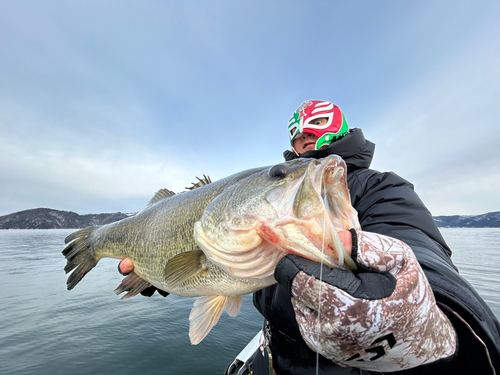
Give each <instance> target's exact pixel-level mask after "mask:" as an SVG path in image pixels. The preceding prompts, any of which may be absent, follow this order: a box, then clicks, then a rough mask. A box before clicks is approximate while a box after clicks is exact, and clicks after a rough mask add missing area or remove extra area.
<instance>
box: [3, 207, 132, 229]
mask: <svg viewBox="0 0 500 375" xmlns="http://www.w3.org/2000/svg"><path fill="white" fill-rule="evenodd" d="M128 216H131V214H123V213H121V212H118V213H112V214H88V215H79V214H77V213H75V212H71V211H59V210H53V209H50V208H35V209H32V210H26V211H19V212H15V213H13V214H9V215H5V216H0V229H66V228H67V229H71V228H85V227H88V226H92V225H102V224H108V223H112V222H115V221H118V220H121V219H124V218H126V217H128Z"/></svg>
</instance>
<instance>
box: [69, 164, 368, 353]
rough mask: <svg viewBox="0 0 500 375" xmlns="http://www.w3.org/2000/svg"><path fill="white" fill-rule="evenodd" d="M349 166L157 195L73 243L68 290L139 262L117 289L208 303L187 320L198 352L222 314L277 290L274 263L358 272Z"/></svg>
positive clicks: (294, 168)
mask: <svg viewBox="0 0 500 375" xmlns="http://www.w3.org/2000/svg"><path fill="white" fill-rule="evenodd" d="M346 172H347V168H346V165H345V162H344V161H343V160H342V158H340V157H339V156H337V155H331V156H329V157H327V158H324V159H319V160H316V159H296V160H293V161H288V162H285V163H281V164H277V165H272V166H265V167H258V168H253V169H249V170H245V171H242V172H239V173H236V174H233V175H231V176H229V177H226V178H223V179H221V180H218V181H215V182H211V180H210V179H209V178H208V177H207V176H204V179H198V180H199V181H198V182H197V183H196V184H193V188H192V189H189V190H188V191H185V192H182V193H179V194H175V193H174V192H172V191H170V190H168V189H160V190H159V191H158V192H157V193H156V194H155V195H154V197H153V198H152V199H151V200H150V201H149V202H148V204H147V205H146V206H145V207H144V208H143V209H142V210H141V211H139V212H138V213H137V214H135V215H134V216H130V217H128V218H125V219H123V220H120V221H117V222H114V223H110V224H106V225H101V226H93V227H88V228H84V229H81V230H78V231H76V232H74V233H72V234H70V235H69V236H67V237H66V239H65V243H66V247H65V248H64V250H63V251H62V254H63V255H64V256H65V257H66V260H67V263H66V266H65V267H64V270H65V272H66V273H67V274H68V273H70V275H69V276H68V279H67V289H68V290H71V289H73V288H74V287H75V286H76V285H77V284H78V283H79V282H80V281H81V280H82V279H83V277H84V276H85V275H86V274H87V273H88V272H89V271H90V270H92V269H93V268H94V267H95V266H96V265H97V263H98V262H99V260H100V259H102V258H106V257H109V258H117V259H123V258H125V257H129V258H131V259H132V260H133V262H134V271H133V272H132V273H130V274H129V275H128V276H126V278H125V279H123V281H122V282H121V284H120V285H119V286H118V287H117V288H116V289H115V293H116V294H122V293H125V294H124V295H123V296H122V299H126V298H131V297H133V296H135V295H137V294H139V293H140V292H141V291H143V290H144V289H146V288H148V287H151V286H154V287H156V288H158V289H159V290H161V291H163V292H165V294H166V293H173V294H175V295H178V296H183V297H202V298H199V299H197V300H196V301H195V302H194V305H193V308H192V310H191V313H190V315H189V321H190V326H189V338H190V341H191V343H192V344H193V345H197V344H199V343H200V342H201V341H202V340H203V339H204V338H205V337H206V335H207V334H208V333H209V332H210V330H211V329H212V327H213V326H214V325H215V324H216V323H217V322H218V320H219V318H220V316H221V314H222V312H223V311H226V312H227V313H228V314H229V315H230V316H232V317H235V316H237V315H238V312H239V311H240V308H241V304H242V296H243V295H245V294H250V293H253V292H255V291H257V290H260V289H263V288H265V287H268V286H270V285H272V284H274V283H276V280H275V279H274V269H275V267H276V264H277V263H278V262H279V261H280V260H281V259H282V258H283V257H284V256H285V255H286V254H296V255H300V256H302V257H305V258H308V259H310V260H313V261H316V262H320V263H323V264H325V265H327V266H329V267H341V268H345V269H351V270H354V269H355V267H356V266H355V263H354V262H353V261H352V259H351V258H350V256H349V255H348V253H347V251H346V249H345V247H344V245H343V243H342V241H341V240H340V238H339V235H338V231H341V230H349V229H350V228H354V229H360V225H359V221H358V218H357V213H356V210H355V209H354V208H353V207H352V205H351V203H350V196H349V191H348V188H347V180H346Z"/></svg>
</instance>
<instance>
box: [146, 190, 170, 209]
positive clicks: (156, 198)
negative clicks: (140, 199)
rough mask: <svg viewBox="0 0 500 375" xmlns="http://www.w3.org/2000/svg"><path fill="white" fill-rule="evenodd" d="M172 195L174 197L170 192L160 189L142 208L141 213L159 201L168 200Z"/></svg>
mask: <svg viewBox="0 0 500 375" xmlns="http://www.w3.org/2000/svg"><path fill="white" fill-rule="evenodd" d="M174 195H175V193H174V192H173V191H172V190H168V189H160V190H158V191H157V192H156V193H155V195H154V196H153V198H151V200H150V201H149V202H148V204H146V206H144V208H143V209H142V211H144V210H145V209H146V208H148V207H150V206H152V205H153V204H155V203H156V202H159V201H161V200H163V199H166V198H170V197H172V196H174Z"/></svg>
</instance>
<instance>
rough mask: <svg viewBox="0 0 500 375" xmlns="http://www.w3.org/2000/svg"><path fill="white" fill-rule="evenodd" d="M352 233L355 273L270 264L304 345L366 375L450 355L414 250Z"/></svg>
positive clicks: (452, 337)
mask: <svg viewBox="0 0 500 375" xmlns="http://www.w3.org/2000/svg"><path fill="white" fill-rule="evenodd" d="M351 233H352V234H353V237H352V258H353V260H354V261H355V262H356V263H357V265H358V272H357V273H356V274H354V273H352V272H351V271H348V270H343V269H330V268H328V267H326V266H322V265H321V264H319V263H316V262H312V261H310V260H307V259H304V258H301V257H299V256H296V255H287V256H286V257H284V258H283V259H282V260H281V261H280V262H279V263H278V265H277V266H276V270H275V278H276V280H277V281H278V282H279V283H280V284H282V285H283V286H285V287H286V288H287V290H288V291H289V293H290V295H291V296H292V304H293V307H294V310H295V315H296V320H297V323H298V325H299V329H300V332H301V335H302V337H303V338H304V341H305V342H306V343H307V345H308V346H309V347H310V348H311V349H312V350H314V351H317V352H318V353H320V354H321V355H322V356H324V357H326V358H329V359H331V360H332V361H334V362H335V363H337V364H339V365H341V366H349V367H358V368H361V369H364V370H368V371H399V370H404V369H408V368H412V367H416V366H420V365H422V364H427V363H432V362H434V361H437V360H439V359H444V358H448V357H451V356H452V355H453V354H454V353H455V350H456V346H457V344H456V341H457V339H456V333H455V330H454V328H453V326H452V325H451V323H450V322H449V320H448V318H446V316H445V315H444V314H443V313H442V312H441V310H439V308H438V307H437V305H436V301H435V299H434V295H433V293H432V290H431V287H430V285H429V283H428V281H427V278H426V277H425V275H424V273H423V271H422V269H421V267H420V265H419V264H418V261H417V259H416V258H415V255H414V254H413V251H412V250H411V249H410V248H409V247H408V246H407V245H406V244H405V243H403V242H401V241H399V240H396V239H394V238H391V237H386V236H382V235H378V234H375V233H368V232H362V231H358V232H356V231H354V230H352V231H351ZM341 238H342V236H341ZM343 240H344V243H345V244H346V248H347V249H348V251H349V247H348V244H347V243H346V239H345V237H344V238H343ZM320 277H321V279H322V280H323V281H319V279H320Z"/></svg>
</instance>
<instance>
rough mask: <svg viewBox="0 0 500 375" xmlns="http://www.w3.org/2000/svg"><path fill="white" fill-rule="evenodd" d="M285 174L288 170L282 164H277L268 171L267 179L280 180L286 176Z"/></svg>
mask: <svg viewBox="0 0 500 375" xmlns="http://www.w3.org/2000/svg"><path fill="white" fill-rule="evenodd" d="M287 172H288V170H287V168H286V167H285V166H284V165H283V164H278V165H275V166H274V167H272V168H271V170H270V171H269V177H271V178H278V179H282V178H284V177H285V176H286V173H287Z"/></svg>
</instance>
